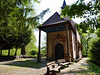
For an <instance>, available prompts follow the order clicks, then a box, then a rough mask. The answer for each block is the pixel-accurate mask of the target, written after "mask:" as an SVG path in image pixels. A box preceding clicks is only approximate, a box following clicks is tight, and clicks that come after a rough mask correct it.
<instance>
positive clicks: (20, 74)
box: [0, 58, 88, 75]
mask: <svg viewBox="0 0 100 75" xmlns="http://www.w3.org/2000/svg"><path fill="white" fill-rule="evenodd" d="M86 60H87V58H83V59H82V60H81V61H79V62H78V63H74V64H73V65H70V66H69V67H67V68H65V69H62V70H61V73H58V74H57V75H81V74H80V73H81V72H85V71H86V70H87V68H85V67H84V66H88V64H87V63H86ZM4 63H8V62H0V75H44V74H45V73H46V71H47V70H46V66H43V67H40V68H28V67H19V66H10V65H4ZM45 64H46V63H45Z"/></svg>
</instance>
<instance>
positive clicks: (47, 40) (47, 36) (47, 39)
mask: <svg viewBox="0 0 100 75" xmlns="http://www.w3.org/2000/svg"><path fill="white" fill-rule="evenodd" d="M46 45H47V60H49V59H48V57H49V56H48V54H49V53H48V33H47V44H46Z"/></svg>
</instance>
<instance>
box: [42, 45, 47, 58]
mask: <svg viewBox="0 0 100 75" xmlns="http://www.w3.org/2000/svg"><path fill="white" fill-rule="evenodd" d="M41 49H42V50H41V54H42V55H43V57H46V54H47V49H46V46H43V47H42V48H41Z"/></svg>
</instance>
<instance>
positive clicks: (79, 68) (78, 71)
mask: <svg viewBox="0 0 100 75" xmlns="http://www.w3.org/2000/svg"><path fill="white" fill-rule="evenodd" d="M87 60H88V58H83V59H82V60H80V61H79V62H77V63H74V64H73V65H69V67H68V68H65V69H62V70H61V73H60V74H57V75H83V74H85V72H86V71H87V66H89V65H88V64H87V62H86V61H87Z"/></svg>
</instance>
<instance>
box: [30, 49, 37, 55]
mask: <svg viewBox="0 0 100 75" xmlns="http://www.w3.org/2000/svg"><path fill="white" fill-rule="evenodd" d="M37 54H38V51H37V50H32V51H31V52H30V55H33V56H35V55H37Z"/></svg>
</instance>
